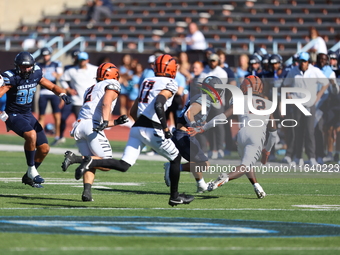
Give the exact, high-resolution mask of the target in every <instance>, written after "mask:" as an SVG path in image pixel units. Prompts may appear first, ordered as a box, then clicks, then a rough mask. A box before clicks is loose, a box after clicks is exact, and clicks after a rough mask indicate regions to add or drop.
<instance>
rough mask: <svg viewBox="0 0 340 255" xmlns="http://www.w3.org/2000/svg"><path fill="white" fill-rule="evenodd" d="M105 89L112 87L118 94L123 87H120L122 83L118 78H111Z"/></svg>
mask: <svg viewBox="0 0 340 255" xmlns="http://www.w3.org/2000/svg"><path fill="white" fill-rule="evenodd" d="M105 89H111V90H114V91H116V92H117V93H118V94H120V91H121V88H120V84H119V82H118V81H116V80H111V81H110V82H109V83H108V84H107V86H106V87H105Z"/></svg>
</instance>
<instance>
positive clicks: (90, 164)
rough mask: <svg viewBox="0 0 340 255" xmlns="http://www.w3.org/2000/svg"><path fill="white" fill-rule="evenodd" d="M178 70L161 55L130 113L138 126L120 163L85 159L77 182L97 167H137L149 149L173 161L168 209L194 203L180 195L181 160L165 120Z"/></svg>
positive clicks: (131, 134) (124, 168) (170, 57)
mask: <svg viewBox="0 0 340 255" xmlns="http://www.w3.org/2000/svg"><path fill="white" fill-rule="evenodd" d="M177 68H178V65H177V62H176V60H175V59H174V58H173V57H172V56H170V55H169V54H164V55H161V56H159V57H158V58H157V59H156V60H155V67H154V72H155V77H152V78H146V79H144V81H143V83H142V86H141V87H140V89H139V96H138V98H137V99H136V100H135V102H134V105H133V106H132V109H131V116H132V118H133V119H134V120H135V124H134V125H133V126H132V128H131V130H130V134H129V140H128V142H127V145H126V147H125V150H124V153H123V157H122V158H121V159H120V160H116V159H92V158H91V157H84V159H83V161H82V163H81V165H80V166H79V167H78V168H77V169H76V179H79V178H81V176H83V174H84V173H85V172H87V171H89V170H90V169H91V168H96V167H104V168H108V169H114V170H117V171H121V172H126V171H127V170H128V169H129V168H130V167H131V166H133V165H134V164H135V162H136V160H137V159H138V157H139V154H140V153H141V150H142V148H143V147H144V146H145V145H147V146H149V147H151V148H152V149H153V150H155V151H156V152H157V153H158V154H160V155H162V156H164V157H165V158H167V159H168V160H169V161H170V181H171V185H170V199H169V205H171V206H175V205H179V204H189V203H190V202H191V201H193V200H194V197H193V196H190V195H185V194H179V192H178V182H179V177H180V162H181V156H180V155H179V153H178V150H177V148H176V146H175V144H174V143H173V142H172V140H171V139H170V138H171V136H172V134H171V132H170V130H169V128H168V126H167V121H166V117H165V111H166V110H167V108H168V107H169V106H170V105H171V103H172V100H173V97H174V95H175V94H176V92H177V89H178V85H177V83H176V81H175V80H174V78H175V76H176V72H177ZM105 127H106V125H105V123H104V122H103V123H101V124H100V125H98V126H97V127H96V130H98V131H101V130H103V129H104V128H105Z"/></svg>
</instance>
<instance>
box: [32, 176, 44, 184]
mask: <svg viewBox="0 0 340 255" xmlns="http://www.w3.org/2000/svg"><path fill="white" fill-rule="evenodd" d="M33 182H34V183H37V184H41V183H44V182H45V180H44V178H42V177H41V176H40V175H37V176H36V177H34V178H33Z"/></svg>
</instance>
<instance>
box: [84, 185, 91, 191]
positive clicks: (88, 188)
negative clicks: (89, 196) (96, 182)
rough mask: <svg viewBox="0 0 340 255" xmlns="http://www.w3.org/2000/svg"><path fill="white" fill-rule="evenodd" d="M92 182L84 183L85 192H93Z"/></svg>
mask: <svg viewBox="0 0 340 255" xmlns="http://www.w3.org/2000/svg"><path fill="white" fill-rule="evenodd" d="M91 187H92V184H90V183H84V192H91Z"/></svg>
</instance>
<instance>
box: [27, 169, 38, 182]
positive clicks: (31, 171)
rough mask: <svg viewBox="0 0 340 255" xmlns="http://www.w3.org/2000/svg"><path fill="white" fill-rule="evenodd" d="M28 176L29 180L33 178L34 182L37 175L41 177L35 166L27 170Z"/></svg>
mask: <svg viewBox="0 0 340 255" xmlns="http://www.w3.org/2000/svg"><path fill="white" fill-rule="evenodd" d="M27 175H28V177H29V178H31V179H32V180H33V178H34V177H36V176H37V175H39V173H38V171H37V169H36V168H35V166H29V167H28V169H27Z"/></svg>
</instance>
